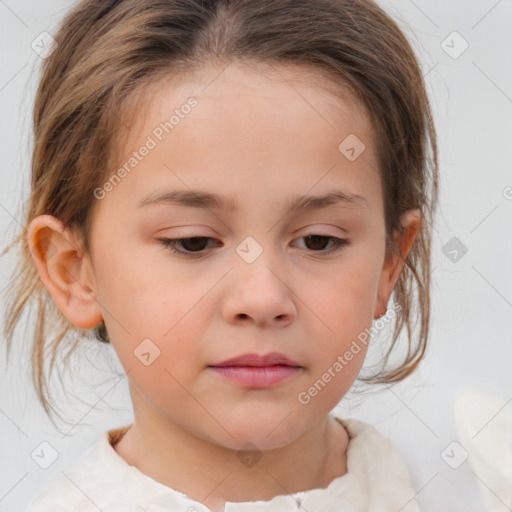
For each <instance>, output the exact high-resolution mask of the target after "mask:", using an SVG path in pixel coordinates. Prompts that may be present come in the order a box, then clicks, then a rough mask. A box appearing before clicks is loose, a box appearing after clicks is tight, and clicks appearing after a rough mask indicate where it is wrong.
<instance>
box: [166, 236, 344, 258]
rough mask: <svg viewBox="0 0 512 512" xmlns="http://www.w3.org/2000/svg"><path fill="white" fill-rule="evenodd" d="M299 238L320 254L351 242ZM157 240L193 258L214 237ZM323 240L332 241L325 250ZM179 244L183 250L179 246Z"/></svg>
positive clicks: (170, 249) (327, 252)
mask: <svg viewBox="0 0 512 512" xmlns="http://www.w3.org/2000/svg"><path fill="white" fill-rule="evenodd" d="M300 239H304V240H306V245H309V246H312V247H313V249H311V251H312V252H318V253H322V254H331V253H333V252H337V251H340V250H342V249H344V248H345V247H346V246H348V245H350V243H351V242H350V241H349V240H347V239H342V238H337V237H334V236H329V235H307V236H303V237H301V238H299V240H300ZM157 240H158V241H159V242H160V243H161V244H162V245H163V246H164V247H165V248H166V249H168V250H169V251H171V252H172V253H175V254H180V255H183V256H187V257H192V258H193V257H194V256H202V255H203V254H204V251H205V243H206V242H208V241H209V240H215V239H214V238H211V237H208V236H193V237H188V238H157ZM325 242H327V245H328V242H331V243H332V245H331V248H330V249H327V250H326V249H325V248H322V247H323V246H325ZM206 245H207V243H206ZM180 246H181V247H182V248H184V249H185V250H183V249H181V248H179V247H180Z"/></svg>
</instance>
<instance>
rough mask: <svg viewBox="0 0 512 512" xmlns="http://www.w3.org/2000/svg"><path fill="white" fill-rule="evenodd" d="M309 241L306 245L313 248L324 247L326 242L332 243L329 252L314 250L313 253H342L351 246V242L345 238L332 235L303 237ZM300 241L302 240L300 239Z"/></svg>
mask: <svg viewBox="0 0 512 512" xmlns="http://www.w3.org/2000/svg"><path fill="white" fill-rule="evenodd" d="M301 238H303V239H304V240H306V241H307V243H306V245H310V246H313V247H317V248H318V246H320V247H322V246H324V245H325V242H326V241H327V242H329V241H332V246H331V248H330V249H328V250H314V251H313V252H321V253H323V254H330V253H332V252H336V251H340V250H342V249H343V248H345V247H346V246H348V245H350V241H349V240H347V239H344V238H337V237H335V236H330V235H306V236H303V237H301ZM299 240H300V239H299Z"/></svg>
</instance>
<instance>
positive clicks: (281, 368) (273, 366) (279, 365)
mask: <svg viewBox="0 0 512 512" xmlns="http://www.w3.org/2000/svg"><path fill="white" fill-rule="evenodd" d="M209 368H211V369H212V370H213V371H214V372H215V373H216V374H218V375H220V376H221V377H223V378H225V379H227V380H228V381H230V382H231V383H234V384H236V385H239V386H242V387H249V388H259V389H261V388H268V387H272V386H275V385H277V384H278V383H280V382H282V381H284V380H287V379H289V378H291V377H292V376H294V375H297V374H298V373H300V372H301V371H302V370H303V369H304V367H303V366H301V365H299V364H298V363H297V362H295V361H292V360H291V359H289V358H288V357H287V356H285V355H284V354H280V353H278V352H272V353H270V354H266V355H260V354H243V355H241V356H238V357H234V358H231V359H227V360H225V361H222V362H220V363H215V364H213V365H209Z"/></svg>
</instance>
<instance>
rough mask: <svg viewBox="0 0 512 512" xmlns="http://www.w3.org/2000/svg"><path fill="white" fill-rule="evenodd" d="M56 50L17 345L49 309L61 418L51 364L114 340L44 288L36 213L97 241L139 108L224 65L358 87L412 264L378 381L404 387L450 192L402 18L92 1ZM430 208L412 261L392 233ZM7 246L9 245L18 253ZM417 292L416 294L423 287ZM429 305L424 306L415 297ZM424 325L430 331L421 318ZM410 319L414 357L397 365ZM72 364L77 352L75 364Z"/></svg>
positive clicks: (422, 342)
mask: <svg viewBox="0 0 512 512" xmlns="http://www.w3.org/2000/svg"><path fill="white" fill-rule="evenodd" d="M53 37H54V39H55V41H56V43H57V44H56V47H55V49H54V51H53V53H51V55H49V56H48V57H47V58H46V59H44V60H43V62H42V66H41V77H40V81H39V84H38V89H37V92H36V97H35V104H34V110H33V138H34V140H33V153H32V161H31V172H32V174H31V191H30V197H29V198H28V201H26V203H25V204H24V212H23V214H24V223H23V228H22V231H21V232H20V233H19V234H18V235H17V236H16V237H15V239H14V240H13V241H12V242H11V244H10V245H9V246H8V247H7V249H6V250H10V248H11V247H12V246H13V245H17V246H19V251H20V257H19V259H18V263H17V266H16V268H15V269H14V271H13V273H12V278H11V281H10V285H9V288H8V293H9V298H10V300H9V302H8V306H7V308H6V313H7V314H6V321H5V325H4V336H5V339H6V344H7V353H8V354H9V351H10V347H11V345H12V343H13V339H14V333H15V328H16V326H17V324H19V323H20V320H21V317H22V313H23V311H24V310H25V309H26V308H27V307H28V306H29V305H31V304H33V303H35V304H36V309H37V321H36V323H35V329H34V334H33V340H32V348H31V355H32V376H33V382H34V385H35V387H36V390H37V394H38V398H39V400H40V401H41V403H42V405H43V408H44V410H45V411H46V413H47V414H48V415H49V416H50V417H51V414H52V413H53V411H54V410H55V409H54V406H53V403H52V399H51V396H50V393H49V392H48V380H47V379H48V378H49V377H48V376H47V375H46V370H45V361H46V358H47V353H49V355H51V356H52V357H51V362H50V367H49V370H50V373H51V370H52V368H53V366H54V364H55V359H56V356H57V354H58V352H59V350H61V349H62V346H67V347H68V349H69V350H68V355H69V354H70V353H71V352H72V351H73V349H74V347H75V346H76V345H77V344H78V343H80V342H81V341H82V340H83V338H84V336H85V337H86V338H88V339H92V340H98V341H101V342H105V343H108V342H109V341H108V334H107V332H106V328H105V325H104V324H103V322H102V323H101V324H100V326H99V327H96V328H95V329H92V330H82V329H79V328H78V327H76V326H74V325H73V324H71V322H69V321H68V320H67V319H66V318H65V317H64V315H62V313H61V312H60V310H59V309H58V308H57V306H56V304H55V302H54V301H53V298H52V297H51V295H50V293H49V292H48V290H47V289H46V287H45V286H44V285H43V284H42V281H41V279H40V277H39V274H38V272H37V268H36V266H35V264H34V262H33V260H32V256H31V254H30V249H29V245H28V241H27V228H28V225H29V223H30V221H31V220H32V219H33V218H34V217H36V216H38V215H41V214H50V215H53V216H55V217H56V218H58V219H59V220H60V221H61V222H62V224H63V226H64V227H65V228H68V229H70V230H72V232H74V233H77V236H78V237H79V240H80V243H81V244H83V248H84V250H85V251H88V250H89V248H90V245H89V233H90V227H91V218H92V211H93V207H94V205H95V202H96V201H97V199H95V196H94V194H93V191H94V189H95V188H96V187H98V186H100V185H101V184H102V183H103V181H104V179H105V176H106V174H107V173H109V171H108V169H112V168H114V167H113V166H114V163H115V159H116V154H117V151H118V150H119V148H118V146H117V145H116V141H118V140H119V136H120V134H121V130H122V129H123V125H124V127H125V128H126V127H128V126H130V120H131V119H132V117H131V116H134V115H135V114H139V113H140V111H138V109H137V108H134V105H138V102H141V101H143V100H144V98H146V99H147V98H148V95H147V94H144V93H145V92H146V93H147V91H148V90H149V88H151V87H155V84H158V83H159V81H161V80H164V79H167V80H169V78H171V77H180V76H182V75H183V74H184V73H187V72H188V73H192V72H194V71H195V70H197V69H200V68H204V67H205V66H207V65H210V64H212V63H214V64H215V63H217V64H218V63H221V62H223V63H231V62H237V63H241V64H249V65H250V66H252V67H254V66H258V65H276V66H284V65H297V66H303V67H304V68H306V67H307V68H308V69H309V70H313V71H315V72H316V73H317V75H318V76H322V77H325V78H327V79H328V80H330V84H331V86H334V87H333V90H334V88H336V89H337V90H339V91H340V93H341V92H342V91H343V90H345V91H346V90H347V89H348V90H350V91H351V92H352V93H353V94H354V95H355V97H356V98H357V99H358V100H360V102H361V105H363V107H364V108H365V109H366V112H367V114H368V115H369V116H370V119H371V121H372V127H373V130H374V133H373V135H374V137H373V139H374V144H375V148H376V151H377V158H378V164H379V171H380V177H381V183H382V189H383V197H384V198H385V201H384V202H385V207H384V208H385V229H386V249H391V250H393V251H395V252H397V254H398V255H399V256H400V257H401V258H402V260H403V261H404V268H403V270H402V272H401V274H400V276H399V279H398V281H397V283H396V285H395V287H394V290H393V292H392V293H393V297H394V301H395V303H396V304H398V305H399V306H400V307H399V308H398V312H397V314H396V316H395V321H394V326H393V333H392V340H391V343H390V346H389V349H388V351H387V353H386V355H385V358H384V361H383V366H382V368H381V369H380V371H379V373H377V374H375V375H374V376H372V377H371V378H368V379H363V380H365V381H366V382H369V383H372V384H376V383H384V384H386V383H394V382H398V381H400V380H402V379H404V378H405V377H407V376H408V375H410V374H411V373H412V372H413V371H414V370H415V369H416V367H417V366H418V364H419V363H420V361H421V360H422V358H423V356H424V354H425V349H426V346H427V340H428V333H429V323H430V287H431V282H430V272H431V260H430V244H431V235H432V231H431V230H432V224H433V216H434V213H435V208H436V205H437V196H438V156H437V143H436V132H435V126H434V123H433V119H432V112H431V107H430V104H429V100H428V95H427V92H426V86H425V82H424V77H423V74H422V72H421V70H420V66H419V63H418V60H417V57H416V56H415V53H414V51H413V49H412V47H411V45H410V43H409V42H408V40H407V38H406V37H405V35H404V34H403V33H402V31H401V30H400V28H399V27H398V24H397V23H396V22H395V21H394V20H393V19H392V18H391V17H390V16H389V15H388V14H387V13H385V12H384V11H383V9H382V8H381V7H379V6H378V5H377V4H376V3H375V2H373V1H372V0H203V1H201V0H116V1H106V0H83V1H80V2H79V3H78V4H77V5H76V6H75V7H74V8H73V9H72V10H71V11H70V12H69V13H68V14H67V16H66V17H65V18H64V20H63V21H62V22H61V25H60V26H59V28H58V31H57V32H56V34H54V36H53ZM410 209H419V210H420V213H421V215H422V220H421V224H420V229H419V232H418V234H417V237H416V239H415V241H414V243H413V246H412V248H411V250H410V252H409V254H408V255H407V257H406V258H405V259H404V258H403V257H402V255H401V254H400V252H399V250H398V248H397V247H395V246H394V245H393V242H392V238H391V234H392V233H393V232H394V231H399V232H402V231H403V229H402V226H401V225H400V216H401V215H402V214H403V213H404V212H406V211H407V210H410ZM5 252H6V251H4V253H5ZM415 292H416V295H417V299H414V295H415ZM415 305H417V306H418V307H417V308H415V307H414V306H415ZM418 324H419V333H417V334H414V335H413V334H412V327H417V326H418ZM404 327H406V328H407V343H408V347H407V354H406V356H405V357H404V358H403V361H401V362H400V364H398V365H396V366H395V367H393V368H387V363H388V359H389V357H390V355H391V353H392V352H393V349H394V347H395V345H397V340H398V337H399V335H400V333H401V332H402V330H403V329H404ZM63 360H64V361H65V358H64V359H63Z"/></svg>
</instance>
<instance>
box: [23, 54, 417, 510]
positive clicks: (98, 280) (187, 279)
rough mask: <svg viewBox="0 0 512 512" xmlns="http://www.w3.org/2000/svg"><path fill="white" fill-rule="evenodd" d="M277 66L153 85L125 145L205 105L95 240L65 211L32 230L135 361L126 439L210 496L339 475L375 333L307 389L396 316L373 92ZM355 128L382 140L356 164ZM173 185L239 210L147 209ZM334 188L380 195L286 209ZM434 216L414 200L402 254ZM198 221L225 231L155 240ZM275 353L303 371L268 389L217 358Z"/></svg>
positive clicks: (58, 288)
mask: <svg viewBox="0 0 512 512" xmlns="http://www.w3.org/2000/svg"><path fill="white" fill-rule="evenodd" d="M273 70H274V72H273V73H258V72H256V71H255V69H254V68H252V69H247V68H243V67H242V66H240V65H238V64H235V63H231V64H230V65H229V66H228V67H227V68H225V69H224V71H222V72H220V70H219V69H208V68H205V69H204V70H202V71H201V72H197V73H195V74H194V75H190V76H188V77H186V79H183V80H181V81H180V82H179V83H171V82H170V81H169V82H167V83H166V84H164V85H161V86H160V87H159V88H158V89H156V88H155V90H154V91H153V94H152V95H151V96H148V97H149V98H150V99H149V100H148V102H147V104H146V110H145V111H144V112H143V113H144V114H145V115H144V116H142V117H140V118H139V123H138V124H136V125H134V127H133V130H132V132H131V134H130V137H128V138H127V139H126V145H125V146H124V147H123V152H124V156H125V157H126V158H125V160H126V159H127V158H128V157H129V156H130V154H131V153H132V152H133V151H134V150H136V149H137V148H139V147H140V146H141V145H142V144H144V142H145V140H146V137H147V136H148V135H149V134H151V133H152V130H153V129H154V128H155V126H157V125H158V124H159V123H161V122H163V121H165V120H166V119H168V117H169V112H172V110H174V108H179V107H180V105H183V104H184V103H186V100H187V98H189V97H190V96H194V97H195V98H196V99H197V101H198V105H197V107H195V108H194V109H193V110H192V111H191V113H190V114H189V115H188V116H186V117H185V118H184V119H182V120H181V121H180V123H179V125H177V126H176V127H175V128H174V129H173V130H172V131H171V132H170V133H169V134H167V135H165V136H164V138H163V140H162V141H161V142H160V143H159V144H158V145H157V147H156V148H154V149H152V150H151V151H150V152H149V154H148V155H147V156H146V157H145V158H144V159H143V160H142V161H141V162H140V163H138V165H137V166H136V167H134V168H133V170H132V171H131V172H130V173H129V174H128V175H127V176H126V177H125V178H124V179H123V180H122V182H121V183H119V184H118V185H116V186H115V187H114V188H113V190H111V191H110V192H108V193H107V194H106V195H105V197H104V198H103V199H101V200H98V201H97V202H96V205H95V209H94V216H93V224H92V230H91V251H90V253H89V254H86V253H85V252H83V251H82V249H81V247H80V245H79V244H78V242H77V240H78V238H77V237H76V236H75V234H73V233H71V232H70V231H69V230H66V229H64V228H63V227H62V225H61V223H60V222H59V221H58V220H57V219H55V218H54V217H51V216H49V215H42V216H39V217H37V218H35V219H34V220H32V222H31V223H30V227H29V244H30V247H31V251H32V254H33V258H34V261H35V263H36V265H37V267H38V270H39V273H40V276H41V279H42V281H43V283H44V284H45V286H46V287H47V288H48V290H49V291H50V292H51V294H52V296H53V297H54V299H55V301H56V303H57V305H58V307H59V308H60V310H61V311H62V313H63V314H64V315H65V316H66V317H67V318H68V319H69V320H70V321H71V322H72V323H73V324H75V325H76V326H78V327H81V328H83V329H90V328H93V327H95V326H96V325H98V324H99V323H100V322H101V320H104V322H105V324H106V326H107V329H108V332H109V336H110V339H111V342H112V344H113V346H114V349H115V351H116V353H117V355H118V357H119V359H120V361H121V364H122V365H123V367H124V369H125V371H126V372H127V375H128V379H129V386H130V393H131V397H132V400H133V407H134V418H135V421H134V424H133V425H132V427H131V428H130V429H129V430H128V432H127V433H126V435H125V436H124V437H123V438H122V440H121V441H120V442H119V443H118V444H117V445H116V446H115V450H116V451H117V453H118V454H119V455H120V456H121V457H122V458H123V459H125V460H126V461H127V462H128V463H129V464H131V465H134V466H136V467H137V468H139V469H140V470H141V471H142V472H143V473H145V474H147V475H148V476H150V477H152V478H153V479H155V480H157V481H159V482H161V483H163V484H165V485H168V486H170V487H173V488H175V489H177V490H179V491H181V492H185V493H186V494H188V495H189V496H190V497H191V498H192V499H195V500H198V501H202V502H203V503H204V504H205V505H206V506H208V507H209V508H211V509H212V510H217V509H218V510H222V507H223V504H224V503H225V502H226V501H254V500H269V499H271V498H272V497H274V496H276V495H278V494H286V493H292V492H297V491H302V490H307V489H313V488H317V487H325V486H327V485H328V484H329V483H330V482H331V481H332V479H333V478H335V477H338V476H341V475H344V474H345V473H346V472H347V465H346V450H347V445H348V436H347V433H346V431H345V430H344V428H343V427H342V426H341V424H340V423H339V422H337V421H336V420H334V418H333V416H332V415H331V411H332V409H333V408H334V407H335V406H336V405H337V404H338V403H339V402H340V400H341V399H342V398H343V396H344V395H345V393H346V392H347V391H348V390H349V388H350V387H351V385H352V383H353V382H354V380H355V379H356V377H357V375H358V373H359V371H360V368H361V366H362V364H363V361H364V357H365V355H366V349H365V347H364V346H363V349H362V350H360V351H359V353H358V354H356V355H354V357H353V359H352V360H351V361H350V362H349V363H348V364H347V365H346V366H345V367H344V368H343V371H341V372H339V373H338V374H336V377H335V378H333V379H332V380H331V381H330V382H329V383H328V384H327V385H326V386H325V388H324V389H322V391H321V392H319V393H318V394H317V395H316V396H315V397H313V398H311V400H310V401H309V403H307V404H302V403H300V402H299V400H298V398H297V397H298V395H299V393H300V392H304V391H307V390H308V388H310V387H311V386H312V384H313V383H314V382H315V381H317V380H318V379H319V378H321V376H322V374H324V373H325V372H326V371H327V369H328V368H329V367H331V366H332V365H333V363H334V362H335V361H336V360H337V357H338V356H339V355H342V354H344V353H345V351H346V350H347V349H348V348H349V347H350V345H351V343H352V341H353V340H355V339H356V337H357V335H358V334H359V333H361V332H363V331H364V330H365V328H369V327H370V326H371V324H372V320H373V319H375V318H377V317H379V316H381V315H382V314H384V313H385V311H386V309H387V304H388V300H389V297H390V295H391V292H392V290H393V287H394V285H395V283H396V280H397V279H398V277H399V274H400V272H401V271H402V268H403V262H402V260H401V259H400V258H399V257H398V256H397V255H396V254H392V253H386V251H385V229H384V202H383V197H382V188H381V181H380V177H379V173H378V172H377V171H376V169H378V164H377V159H376V154H375V149H374V143H373V139H372V137H373V135H372V131H371V122H370V121H369V120H368V118H367V116H366V114H365V111H364V109H363V107H362V106H361V105H360V104H359V103H358V102H357V101H356V100H355V99H353V98H352V97H351V96H350V94H349V92H348V91H347V100H346V101H341V99H340V98H337V97H334V96H332V95H330V93H329V92H328V91H327V90H326V89H325V88H322V87H319V84H318V79H317V78H315V77H313V76H312V75H310V74H308V70H307V69H300V68H299V69H296V68H293V67H291V66H290V67H279V68H273ZM219 73H220V74H219ZM215 77H216V78H215ZM212 80H213V82H212ZM349 134H356V135H357V137H358V138H359V139H360V140H361V141H363V142H364V144H365V146H366V149H365V151H364V152H363V153H362V154H361V155H360V156H359V157H358V158H357V159H356V160H354V161H349V160H348V159H347V158H346V156H345V155H344V154H342V153H341V152H340V151H339V150H338V146H339V145H340V143H341V142H342V141H343V140H344V139H345V138H346V137H347V135H349ZM125 160H123V162H124V161H125ZM123 162H121V163H120V165H122V163H123ZM174 189H180V190H183V189H185V190H187V189H192V190H196V189H201V190H207V191H210V192H214V193H218V194H221V195H227V196H233V198H235V199H236V200H237V201H239V203H240V209H239V210H238V211H236V212H230V211H223V210H213V209H198V208H191V207H183V206H176V205H168V204H157V205H151V206H146V207H144V208H139V207H138V206H137V203H138V202H139V201H140V200H141V199H142V198H143V197H144V196H145V195H146V194H148V193H150V192H154V191H164V190H174ZM332 189H344V190H347V191H350V192H352V193H357V194H360V195H362V196H364V197H365V198H366V201H367V208H358V207H355V206H354V205H348V204H338V205H335V206H330V207H328V208H323V209H321V210H317V211H316V210H315V211H304V212H291V211H289V210H286V208H285V203H286V201H287V200H288V199H289V198H291V197H295V196H303V195H305V194H307V193H309V194H315V195H321V194H323V193H327V192H328V191H330V190H332ZM420 220H421V218H420V216H419V213H418V212H417V211H410V212H407V214H406V215H405V216H404V217H403V219H402V224H403V225H404V226H405V227H406V229H405V231H404V233H403V234H402V236H401V237H399V236H398V234H397V233H396V234H395V237H396V240H397V242H398V243H399V246H400V247H401V251H402V256H403V257H404V258H405V257H406V256H407V254H408V252H409V250H410V248H411V245H412V243H413V241H414V238H415V236H416V235H417V232H418V229H419V225H420ZM311 234H321V235H324V236H332V237H338V238H341V239H348V240H350V242H351V243H350V245H348V246H346V247H342V248H341V249H340V250H338V251H335V252H333V253H331V254H325V250H328V249H329V248H331V247H332V244H331V242H330V241H329V239H326V240H324V241H323V243H322V242H321V241H320V242H317V243H316V244H315V243H311V242H309V243H308V240H307V239H306V238H303V237H306V236H307V235H311ZM187 236H188V237H190V236H204V237H212V238H213V239H214V240H210V241H209V242H208V243H207V245H202V246H201V247H199V245H197V246H196V247H199V249H201V248H204V250H203V255H202V256H201V257H195V258H190V259H187V258H186V257H184V256H179V255H176V254H173V253H171V252H170V251H169V249H166V248H165V247H164V246H163V245H162V244H161V243H160V242H158V241H157V240H156V239H157V238H158V237H170V238H179V237H187ZM247 236H252V237H253V238H254V239H255V240H256V241H257V243H258V244H259V245H260V246H261V248H262V250H263V252H262V253H261V254H260V255H259V256H258V257H257V258H256V260H255V261H253V262H252V263H250V264H249V263H247V262H246V261H245V260H244V259H242V258H241V257H240V256H239V254H237V252H236V248H237V247H238V246H239V245H240V244H241V242H242V241H243V240H244V239H245V238H246V237H247ZM215 241H216V242H215ZM49 244H51V247H52V250H51V257H48V252H47V251H46V250H45V248H47V247H48V245H49ZM190 247H191V246H190V245H185V246H183V245H182V246H179V248H181V249H182V250H186V249H187V248H188V249H189V250H191V249H190ZM193 249H194V246H192V250H193ZM146 338H149V339H150V340H151V341H152V343H153V344H154V345H155V346H157V347H158V348H159V350H160V355H159V357H157V358H156V359H155V360H154V361H153V362H152V363H151V364H150V365H148V366H146V365H144V364H142V363H141V361H140V360H139V359H138V358H137V357H135V355H134V350H135V349H136V348H137V347H138V346H139V345H140V343H141V342H142V340H144V339H146ZM272 351H277V352H282V353H284V354H286V355H287V356H288V357H289V358H291V359H293V360H295V361H298V362H299V363H300V365H301V366H303V369H302V370H300V371H299V372H298V373H297V374H295V375H294V376H293V377H291V378H289V379H287V380H285V381H283V382H281V383H279V384H278V385H275V386H274V387H272V388H268V389H247V388H243V387H240V386H238V385H235V384H232V383H230V382H228V381H227V380H225V379H224V378H223V377H221V376H219V375H218V374H216V373H215V372H214V371H212V370H211V369H210V368H208V367H207V366H208V365H209V364H213V363H215V362H219V361H222V360H225V359H227V358H231V357H234V356H237V355H241V354H244V353H247V352H256V353H259V354H266V353H268V352H272ZM249 442H250V443H252V444H253V445H254V447H255V448H254V449H256V450H258V451H259V454H260V455H261V458H260V459H259V461H258V462H257V463H256V464H255V465H253V466H251V467H247V466H246V465H245V464H243V463H242V461H241V460H240V458H239V457H238V456H237V454H238V450H240V449H241V447H242V446H244V445H245V444H246V443H249ZM190 475H193V478H190Z"/></svg>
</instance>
